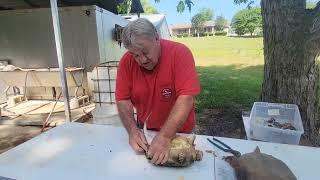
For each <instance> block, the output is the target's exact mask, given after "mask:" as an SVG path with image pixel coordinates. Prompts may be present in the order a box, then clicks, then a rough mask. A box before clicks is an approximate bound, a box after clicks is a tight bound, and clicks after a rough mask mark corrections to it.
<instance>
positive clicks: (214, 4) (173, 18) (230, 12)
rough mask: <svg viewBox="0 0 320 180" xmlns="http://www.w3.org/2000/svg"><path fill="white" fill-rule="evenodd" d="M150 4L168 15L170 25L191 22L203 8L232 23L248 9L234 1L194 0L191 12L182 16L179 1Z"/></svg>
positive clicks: (185, 12)
mask: <svg viewBox="0 0 320 180" xmlns="http://www.w3.org/2000/svg"><path fill="white" fill-rule="evenodd" d="M149 2H150V4H152V6H153V7H155V8H156V9H157V10H158V12H159V13H161V14H165V15H166V19H167V22H168V24H169V25H171V24H178V23H185V22H191V18H192V16H194V15H195V14H197V13H198V12H199V10H200V9H202V8H211V9H213V12H214V16H215V17H217V16H220V15H223V16H224V17H225V18H226V19H227V20H228V21H229V22H230V21H231V20H232V17H233V16H234V15H235V14H236V13H237V12H238V11H240V10H242V9H244V8H246V5H244V4H242V5H236V4H234V2H233V0H193V3H194V6H192V10H191V12H190V11H189V10H188V8H186V9H185V11H184V12H183V13H181V14H180V13H178V12H177V9H176V6H177V4H178V2H179V0H160V2H159V3H155V1H154V0H149ZM253 6H260V0H255V4H254V5H253Z"/></svg>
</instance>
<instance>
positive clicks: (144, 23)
mask: <svg viewBox="0 0 320 180" xmlns="http://www.w3.org/2000/svg"><path fill="white" fill-rule="evenodd" d="M156 37H158V33H157V29H156V28H155V27H154V26H153V24H152V23H151V22H150V21H149V20H147V19H145V18H138V19H137V20H134V21H131V22H129V24H128V25H127V26H126V27H125V28H124V29H123V31H122V42H123V45H124V47H125V48H127V49H128V48H130V47H132V46H134V44H135V42H134V41H135V40H136V39H137V38H148V39H152V38H156Z"/></svg>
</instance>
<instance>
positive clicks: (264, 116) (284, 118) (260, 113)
mask: <svg viewBox="0 0 320 180" xmlns="http://www.w3.org/2000/svg"><path fill="white" fill-rule="evenodd" d="M271 118H274V119H275V120H276V121H277V122H279V123H281V124H283V123H290V124H291V125H292V126H293V127H294V128H295V129H296V130H290V129H280V128H276V127H268V123H267V121H268V120H270V119H271ZM303 133H304V129H303V124H302V120H301V116H300V112H299V108H298V106H297V105H295V104H278V103H266V102H255V103H254V104H253V107H252V110H251V113H250V135H251V136H252V138H254V139H257V140H262V141H269V142H276V143H284V144H299V142H300V137H301V135H302V134H303Z"/></svg>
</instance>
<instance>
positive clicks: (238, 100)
mask: <svg viewBox="0 0 320 180" xmlns="http://www.w3.org/2000/svg"><path fill="white" fill-rule="evenodd" d="M174 40H175V41H178V42H181V43H183V44H186V45H187V46H188V47H189V48H190V49H191V50H192V52H193V55H194V58H195V62H196V66H197V70H198V75H199V78H200V82H201V89H202V92H201V94H200V95H198V96H197V97H196V110H197V112H201V111H203V110H204V109H206V108H233V109H234V108H236V109H249V108H251V106H252V104H253V102H255V101H258V100H259V97H260V93H261V84H262V79H263V42H262V38H238V37H220V36H216V37H201V38H176V39H174Z"/></svg>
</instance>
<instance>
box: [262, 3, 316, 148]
mask: <svg viewBox="0 0 320 180" xmlns="http://www.w3.org/2000/svg"><path fill="white" fill-rule="evenodd" d="M305 6H306V0H261V8H262V19H263V31H264V33H263V34H264V54H265V58H264V59H265V67H264V82H263V91H262V100H263V101H267V102H277V103H293V104H297V105H298V106H299V109H300V113H301V118H302V120H303V125H304V130H305V135H306V136H307V138H309V139H310V140H311V142H312V143H313V144H314V145H319V140H318V139H319V138H318V137H319V116H318V112H319V107H318V100H319V97H318V89H319V88H318V86H319V70H318V66H317V64H316V59H317V57H318V56H319V54H320V15H319V14H320V13H319V9H320V8H319V6H320V5H318V6H317V8H315V9H314V10H311V11H310V10H306V8H305Z"/></svg>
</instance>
